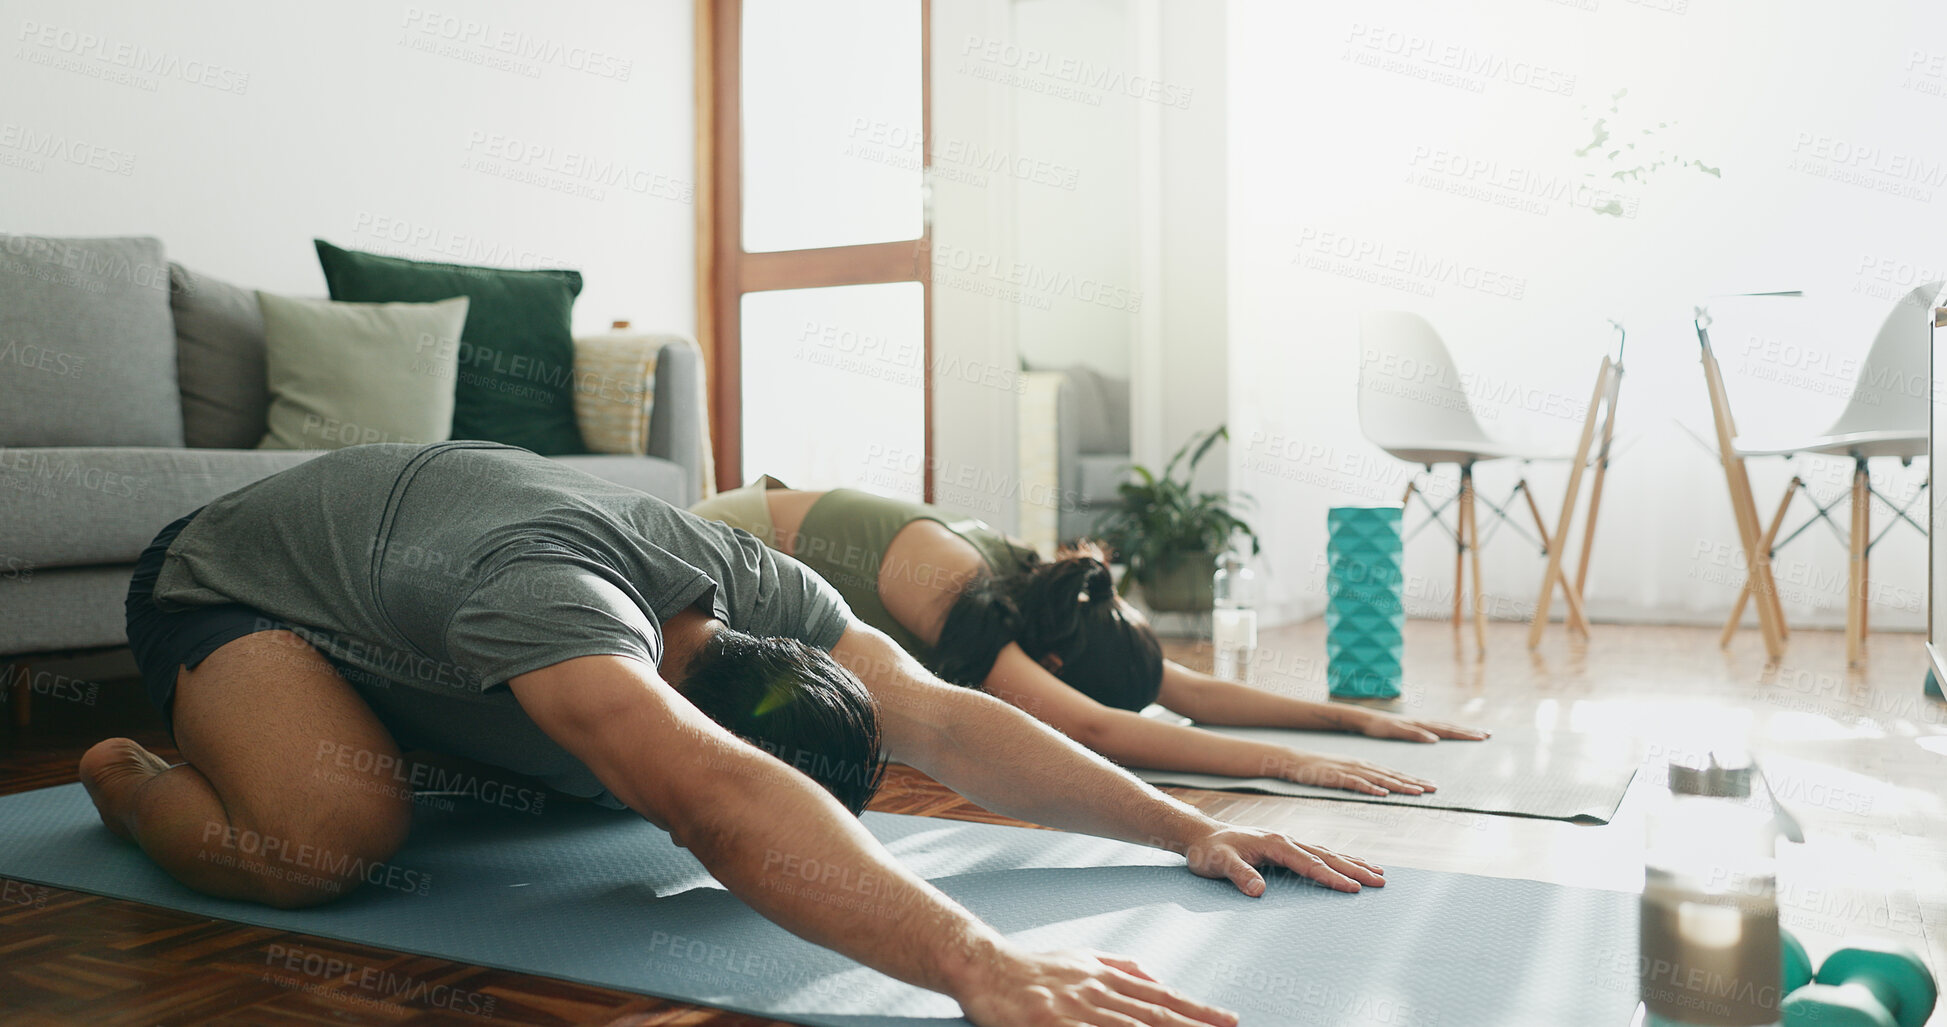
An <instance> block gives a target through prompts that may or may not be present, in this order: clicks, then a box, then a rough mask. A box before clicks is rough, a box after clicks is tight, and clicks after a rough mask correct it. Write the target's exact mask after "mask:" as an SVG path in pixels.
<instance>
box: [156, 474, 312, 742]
mask: <svg viewBox="0 0 1947 1027" xmlns="http://www.w3.org/2000/svg"><path fill="white" fill-rule="evenodd" d="M198 513H202V511H201V510H200V509H199V510H196V511H194V512H192V513H190V514H188V515H187V516H184V517H183V518H181V519H180V520H177V521H175V522H173V523H171V524H170V525H169V526H168V527H166V528H164V529H162V531H161V532H160V533H159V534H157V535H156V537H155V541H153V542H151V543H149V548H147V549H144V550H142V555H141V557H139V558H138V559H137V560H136V561H135V576H134V577H133V578H131V579H129V583H128V599H127V601H126V603H125V609H126V611H127V614H128V645H129V648H130V649H131V650H133V651H134V653H135V665H136V666H137V667H139V668H140V669H141V671H142V684H143V687H144V688H145V689H146V690H147V692H148V693H149V701H150V702H152V703H154V704H155V708H156V709H158V710H160V711H162V720H163V723H164V724H165V725H168V727H169V729H170V734H171V736H172V737H173V735H174V734H175V723H174V718H173V716H172V715H171V713H172V711H171V708H170V707H171V704H172V703H173V702H174V700H175V697H176V674H177V673H178V672H179V671H181V670H184V669H190V670H194V669H195V668H196V665H197V664H200V663H202V662H203V661H204V660H205V659H208V658H209V655H210V654H211V653H213V652H215V651H217V650H218V649H220V648H222V647H223V646H224V645H225V644H226V643H229V642H232V641H235V640H236V639H239V638H242V637H243V636H245V635H250V634H255V633H257V632H259V631H278V630H288V629H289V628H290V625H289V624H287V623H285V622H283V621H280V620H278V619H277V618H275V617H272V616H269V615H268V614H265V613H264V612H263V611H261V610H258V609H256V608H255V607H250V606H245V605H243V604H242V603H223V604H220V605H216V606H192V607H187V608H184V609H182V610H177V611H174V612H164V611H162V610H159V609H157V608H156V605H155V598H154V596H153V593H154V591H155V583H156V578H157V577H158V576H160V575H161V574H162V561H163V558H164V557H165V556H167V555H168V553H169V544H170V543H172V542H174V541H175V540H176V536H177V535H179V534H181V533H182V530H183V528H184V526H186V525H188V524H189V522H190V521H191V520H193V519H195V517H196V514H198Z"/></svg>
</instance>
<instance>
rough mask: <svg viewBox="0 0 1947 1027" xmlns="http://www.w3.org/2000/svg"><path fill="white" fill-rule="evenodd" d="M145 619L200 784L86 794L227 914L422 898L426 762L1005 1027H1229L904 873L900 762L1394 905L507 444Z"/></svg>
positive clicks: (322, 504) (349, 496) (322, 513)
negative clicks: (635, 845) (618, 837)
mask: <svg viewBox="0 0 1947 1027" xmlns="http://www.w3.org/2000/svg"><path fill="white" fill-rule="evenodd" d="M939 570H942V568H916V571H917V572H923V573H927V574H928V575H929V580H930V578H931V576H932V575H933V573H934V572H936V571H939ZM128 624H129V644H130V648H131V649H132V650H133V651H134V653H135V655H136V661H137V663H138V665H139V666H141V668H142V670H143V676H144V680H145V682H146V683H147V685H148V687H149V691H150V694H151V696H152V697H153V698H154V699H155V700H156V701H157V703H158V705H159V706H160V707H161V708H162V709H163V711H164V713H165V716H166V717H167V719H168V721H169V723H170V726H171V730H172V732H173V734H174V736H175V740H176V744H177V747H178V748H179V749H180V750H181V752H182V755H183V759H184V762H182V763H180V764H177V765H174V766H171V765H169V764H168V763H166V762H165V761H163V760H161V759H160V758H158V757H157V756H155V755H154V754H153V753H150V752H149V751H148V750H146V749H144V748H142V747H141V746H140V745H137V744H136V743H135V742H133V741H131V740H129V739H126V738H111V739H108V740H106V741H104V742H101V743H99V744H97V745H96V746H94V747H93V748H92V749H90V750H89V751H88V753H87V755H85V756H84V757H83V758H82V761H81V766H80V777H81V781H82V783H83V785H85V786H86V787H87V789H88V792H89V794H90V795H91V796H92V797H93V798H94V800H95V805H96V807H97V808H98V809H99V810H100V812H101V818H102V822H103V824H104V825H105V826H106V827H107V828H108V829H109V830H110V831H113V832H115V833H116V834H117V835H119V836H121V837H123V838H125V839H127V840H129V841H132V842H135V843H137V844H139V845H140V846H141V847H142V849H143V851H144V852H145V853H146V854H147V855H148V856H149V857H150V858H151V859H153V860H155V862H156V863H157V864H159V865H160V866H161V867H162V868H163V869H164V870H166V871H168V872H169V873H170V874H171V875H172V876H174V877H175V878H176V879H177V880H179V881H181V882H183V883H184V884H186V885H188V886H189V887H191V888H195V889H197V890H199V891H203V892H205V893H208V894H212V895H217V896H221V897H225V898H233V899H244V900H250V901H257V902H264V903H269V904H272V905H278V906H287V907H289V906H306V905H315V904H317V903H320V902H326V901H330V900H331V899H333V898H335V897H337V896H338V895H340V894H343V893H344V892H346V891H348V890H350V889H351V888H354V887H356V886H357V885H358V884H359V883H360V882H367V883H392V882H394V881H395V879H397V878H400V877H402V876H403V877H405V878H410V876H411V875H410V873H409V872H407V873H405V874H403V875H401V874H397V873H394V871H398V870H400V869H401V868H400V867H397V866H394V865H392V864H390V863H389V861H390V860H391V859H392V857H393V853H394V852H396V851H397V850H398V849H399V847H400V846H401V845H402V844H403V843H404V842H405V839H406V835H407V833H408V831H409V830H410V827H411V821H412V790H411V788H410V787H404V788H402V787H400V782H401V780H402V778H401V776H400V774H399V770H400V768H401V767H402V766H404V765H405V761H404V758H403V756H402V755H401V747H402V745H403V746H413V747H424V748H428V749H432V750H436V751H439V752H444V753H450V754H454V755H458V756H465V757H471V758H473V759H475V760H479V761H481V762H485V763H488V764H492V765H494V766H497V767H503V768H506V769H508V770H512V771H516V772H520V773H525V774H531V775H535V776H538V777H540V778H542V779H543V780H544V781H545V782H547V783H548V784H549V785H551V786H553V787H555V788H557V789H560V790H562V791H566V792H569V793H572V794H576V795H582V796H588V797H592V798H595V799H597V800H599V801H603V802H607V803H609V804H611V805H618V806H624V807H627V808H628V809H630V810H633V811H635V812H636V813H638V814H640V815H641V816H642V817H643V818H644V819H646V820H648V821H650V822H651V823H653V824H656V825H657V826H659V827H662V828H664V829H665V830H667V831H669V832H670V834H671V836H672V838H673V839H674V840H675V841H676V842H677V843H678V844H680V845H683V846H686V847H687V848H689V849H690V850H691V851H692V852H693V853H694V854H695V855H696V857H697V858H698V859H699V860H700V861H701V862H702V863H703V865H704V866H705V867H706V868H708V869H709V870H710V872H711V873H713V874H714V875H715V876H716V877H717V879H718V880H719V881H721V882H722V883H723V885H724V886H725V887H726V888H728V889H729V890H730V891H731V892H732V893H733V894H735V895H737V896H738V897H739V898H741V899H743V900H744V901H745V902H747V903H749V904H750V905H751V906H752V907H754V908H755V909H756V910H757V911H758V912H760V913H762V914H764V915H765V916H767V917H770V918H771V919H772V920H775V921H776V922H777V923H779V924H781V925H782V926H784V927H786V928H787V929H789V930H791V931H793V932H796V933H797V934H799V935H801V936H803V937H805V938H808V939H810V940H812V941H814V942H817V943H819V944H822V945H827V946H830V947H831V948H834V949H836V950H838V951H840V952H842V953H844V954H846V955H848V956H851V957H853V958H855V959H857V960H859V961H860V962H862V963H864V964H866V965H868V966H871V967H873V968H875V969H877V970H879V971H881V972H883V973H886V974H888V975H891V976H893V977H896V978H898V979H900V980H904V981H907V982H909V983H912V984H916V985H919V986H921V987H927V988H932V989H934V990H937V991H941V992H945V993H947V994H949V995H952V996H953V997H954V998H955V999H957V1000H958V1001H959V1002H960V1005H961V1007H962V1009H963V1010H964V1011H965V1013H966V1015H967V1017H968V1019H970V1020H972V1021H974V1022H975V1023H977V1024H983V1025H993V1024H1017V1023H1043V1022H1050V1023H1052V1022H1064V1023H1086V1024H1106V1023H1129V1022H1143V1023H1176V1024H1189V1023H1226V1022H1230V1020H1229V1018H1228V1017H1227V1015H1226V1014H1223V1013H1221V1012H1219V1011H1217V1010H1213V1009H1211V1008H1209V1007H1207V1006H1202V1005H1200V1004H1198V1003H1196V1002H1193V1001H1191V1000H1189V999H1187V998H1185V997H1183V996H1181V995H1179V994H1177V993H1175V992H1173V991H1170V990H1169V989H1167V988H1164V987H1163V986H1161V985H1159V984H1156V983H1154V982H1153V981H1152V980H1151V979H1149V978H1148V977H1147V975H1145V974H1144V973H1143V972H1142V971H1141V970H1140V969H1139V968H1138V967H1136V966H1135V965H1134V964H1132V963H1130V962H1128V961H1126V960H1122V959H1118V958H1115V957H1109V956H1103V955H1100V954H1097V953H1083V952H1054V953H1044V952H1033V951H1029V950H1026V949H1023V948H1021V947H1019V946H1017V945H1016V944H1014V943H1013V942H1011V941H1009V940H1008V939H1006V938H1004V937H1002V936H1001V935H1000V934H999V933H997V932H996V931H994V930H993V929H992V928H991V927H989V926H988V925H986V924H984V923H982V922H981V921H980V920H978V919H976V918H975V917H973V916H972V915H971V914H970V913H968V912H967V911H966V910H965V909H963V908H961V907H960V906H958V905H956V904H955V903H954V902H953V901H952V900H951V899H949V898H947V897H946V896H945V895H943V894H941V893H940V892H939V891H937V890H936V889H934V888H933V887H932V886H931V885H929V884H927V883H926V882H925V881H923V880H921V879H919V878H918V877H916V876H915V875H913V874H912V873H911V872H910V871H908V870H906V869H905V868H903V867H901V866H900V865H899V864H898V862H897V861H895V860H894V859H893V858H892V857H891V856H890V854H888V853H887V852H886V851H885V850H884V849H883V848H882V847H881V846H879V845H878V843H877V842H876V841H874V840H873V839H872V837H871V835H869V834H867V833H866V832H865V831H864V830H863V829H862V828H860V827H859V825H858V824H857V823H856V822H855V821H853V820H852V818H851V817H849V816H847V815H846V814H847V812H848V811H849V812H851V813H854V814H855V813H857V812H858V811H859V810H860V809H862V808H863V807H864V805H865V804H866V802H867V801H868V800H869V799H870V798H871V796H872V794H873V792H874V790H875V789H876V788H877V786H878V781H879V777H880V773H881V771H882V769H883V766H884V764H883V759H884V757H883V756H882V755H881V749H882V747H883V749H884V752H885V755H887V756H890V757H891V758H894V759H898V760H900V761H901V762H904V763H907V764H910V765H912V766H914V767H916V768H918V769H919V770H921V771H924V772H926V773H928V774H931V775H932V776H934V777H935V778H938V779H939V780H940V781H941V782H943V783H945V784H946V785H947V786H949V787H951V788H954V789H956V790H958V791H959V792H961V793H962V794H964V795H966V796H967V797H968V798H970V799H972V800H973V801H974V802H976V803H979V804H981V805H983V806H986V807H988V808H990V809H994V810H996V811H999V812H1002V813H1006V814H1010V815H1013V816H1016V817H1020V818H1022V819H1026V820H1031V821H1034V822H1037V823H1041V824H1046V825H1049V826H1051V827H1057V828H1066V829H1070V830H1077V831H1086V832H1089V833H1092V834H1100V835H1104V836H1107V837H1113V838H1120V839H1123V840H1127V841H1134V842H1139V843H1143V844H1149V845H1154V846H1158V847H1162V848H1168V849H1170V850H1172V851H1176V852H1180V853H1184V854H1185V855H1186V857H1187V862H1188V865H1189V867H1190V869H1191V870H1193V871H1195V872H1196V873H1198V874H1201V875H1203V876H1206V877H1226V878H1229V879H1230V880H1231V881H1232V882H1233V883H1234V884H1235V885H1236V886H1237V887H1238V888H1240V889H1242V890H1243V891H1244V892H1245V893H1246V894H1251V895H1256V894H1262V892H1263V891H1264V881H1263V879H1262V878H1261V877H1260V876H1259V873H1258V870H1257V869H1256V868H1257V867H1259V866H1264V865H1279V866H1284V867H1288V868H1290V869H1292V870H1294V871H1296V872H1298V873H1300V874H1302V875H1304V876H1307V877H1310V878H1313V879H1315V880H1318V881H1321V882H1323V883H1325V884H1327V885H1329V886H1332V887H1336V888H1339V889H1341V890H1345V891H1356V890H1358V889H1359V887H1360V885H1361V884H1364V885H1379V884H1383V883H1385V880H1384V877H1383V876H1382V872H1381V871H1380V870H1379V869H1378V868H1376V867H1373V866H1371V865H1370V864H1367V863H1364V862H1362V861H1360V860H1356V859H1353V858H1351V857H1347V856H1342V855H1339V854H1337V853H1333V852H1331V851H1329V850H1326V849H1323V848H1320V847H1317V846H1311V845H1303V844H1300V843H1299V842H1297V841H1295V840H1293V839H1291V838H1288V837H1286V836H1284V835H1281V834H1277V833H1274V832H1267V831H1261V830H1257V829H1252V828H1239V827H1232V826H1230V825H1227V824H1223V823H1220V822H1218V821H1216V820H1213V819H1211V818H1209V817H1207V816H1205V815H1203V814H1202V813H1199V812H1197V811H1196V810H1194V809H1192V808H1190V807H1188V806H1186V805H1184V804H1182V803H1180V802H1177V801H1175V800H1173V799H1169V798H1166V797H1165V796H1163V795H1162V794H1160V793H1158V792H1156V791H1155V790H1154V789H1152V788H1150V787H1148V786H1147V785H1144V784H1142V783H1141V782H1139V781H1137V780H1136V779H1135V778H1133V777H1131V776H1130V775H1128V774H1127V773H1125V772H1123V771H1122V770H1120V769H1118V768H1116V767H1115V766H1113V765H1112V764H1110V763H1108V762H1106V761H1105V760H1103V759H1102V758H1101V757H1099V756H1096V755H1095V754H1093V753H1091V752H1089V751H1088V750H1087V749H1084V748H1082V747H1081V746H1078V745H1076V744H1074V743H1073V742H1071V741H1069V740H1068V739H1066V738H1065V737H1063V736H1062V735H1060V734H1058V733H1056V732H1055V731H1054V730H1052V729H1050V728H1048V727H1046V726H1045V725H1043V724H1042V723H1041V722H1040V721H1038V720H1036V719H1035V718H1033V717H1030V716H1028V715H1027V714H1025V713H1023V712H1021V711H1020V710H1017V709H1015V708H1014V707H1012V706H1010V705H1008V704H1007V703H1005V702H1002V701H1000V700H998V699H995V698H993V697H991V696H988V695H985V694H982V693H981V692H978V691H974V690H971V689H962V688H955V687H953V686H950V685H947V684H945V683H944V682H941V681H940V680H939V679H937V678H935V677H933V676H932V675H931V674H930V673H928V672H927V671H926V669H925V668H924V667H922V666H921V665H920V664H919V663H918V662H917V661H915V660H914V659H913V658H912V657H911V656H909V655H907V653H906V652H905V651H904V650H902V649H901V648H900V647H899V646H898V645H896V644H895V643H894V642H892V640H891V639H889V638H887V637H886V636H885V635H884V634H882V633H880V632H879V631H876V630H874V629H873V628H871V627H869V626H867V625H865V624H863V623H861V622H859V621H857V620H855V619H853V618H852V617H851V615H850V611H849V610H847V609H846V607H845V604H844V603H843V602H842V601H841V600H840V599H839V598H838V596H837V593H836V592H834V591H833V590H832V589H831V587H830V586H828V585H826V584H825V583H824V582H823V581H822V580H821V579H819V578H817V577H816V576H815V575H813V574H811V573H810V572H809V571H807V570H806V569H805V568H804V567H803V566H801V565H799V564H798V563H797V561H795V560H793V559H791V558H790V557H788V556H784V555H782V554H780V553H776V552H773V551H771V550H769V549H768V548H766V547H765V546H764V545H763V544H762V543H761V542H760V541H759V540H758V539H756V538H754V537H752V536H750V535H749V534H747V533H745V532H742V531H739V530H737V529H733V528H728V527H726V526H723V525H721V524H716V523H714V522H709V521H704V520H702V519H700V518H697V517H695V516H692V515H690V514H689V513H687V512H685V511H682V510H678V509H675V508H673V507H671V506H669V505H668V504H665V503H662V502H660V501H658V500H656V499H654V498H652V497H649V496H646V495H644V494H642V493H639V492H636V491H633V490H631V489H626V488H621V487H619V486H616V485H613V484H610V483H608V482H606V481H603V480H601V479H599V478H596V477H593V476H590V475H587V474H584V473H581V472H578V471H575V470H573V469H571V468H568V467H566V466H565V465H563V464H560V463H557V462H555V461H550V460H546V459H543V458H541V457H538V456H535V455H533V454H531V453H527V452H525V451H523V450H517V449H510V448H508V447H505V446H496V445H492V444H488V443H474V442H453V443H440V444H436V445H431V446H424V447H415V446H361V447H355V448H351V449H346V450H340V451H337V452H334V453H329V454H325V455H323V456H319V457H317V458H316V459H314V460H312V461H310V462H308V463H306V464H303V465H300V466H298V467H296V468H293V469H291V470H288V471H285V472H283V473H281V474H277V475H274V476H272V477H270V478H266V479H264V480H263V481H261V482H258V483H256V484H254V485H250V486H248V487H246V488H243V489H240V490H238V491H237V492H234V493H231V494H230V495H228V496H225V497H223V498H221V499H219V500H217V501H215V502H213V503H211V504H210V505H209V506H207V507H205V508H204V509H202V510H201V511H198V512H197V513H195V514H192V515H190V516H188V517H185V518H183V519H181V520H178V521H177V522H175V523H173V524H171V525H169V526H168V527H166V528H164V529H163V531H162V533H161V534H159V535H158V536H157V538H156V541H155V542H154V543H153V544H151V545H150V547H149V549H148V550H147V551H146V552H144V553H143V555H142V557H141V559H139V560H138V561H137V563H136V568H135V574H134V578H133V580H132V581H131V582H130V587H129V596H128ZM1033 666H1034V664H1033V661H1032V660H1031V659H1029V658H1028V657H1027V656H1026V655H1025V654H1023V653H1021V652H1020V650H1019V647H1018V646H1009V647H1008V648H1007V649H1005V650H1003V651H1002V653H1001V655H1000V657H999V658H998V659H997V661H996V669H997V672H1000V673H1001V674H1002V678H1003V680H1013V679H1012V678H1009V677H1007V674H1008V673H1013V672H1010V671H1008V670H1007V668H1010V667H1014V668H1019V672H1020V673H1023V674H1025V673H1026V670H1027V668H1031V667H1033ZM1010 687H1012V686H1010ZM1075 694H1076V695H1079V693H1075ZM1062 701H1070V700H1067V699H1063V700H1062ZM1073 701H1084V702H1085V701H1087V700H1086V699H1085V698H1084V699H1076V700H1073ZM564 844H572V842H571V841H566V842H564ZM806 868H815V872H814V873H811V874H807V872H806ZM645 926H647V925H645Z"/></svg>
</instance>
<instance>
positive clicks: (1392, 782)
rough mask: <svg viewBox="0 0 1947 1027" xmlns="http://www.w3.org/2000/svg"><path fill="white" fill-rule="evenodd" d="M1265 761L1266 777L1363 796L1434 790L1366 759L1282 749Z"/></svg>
mask: <svg viewBox="0 0 1947 1027" xmlns="http://www.w3.org/2000/svg"><path fill="white" fill-rule="evenodd" d="M1267 762H1268V763H1270V766H1268V767H1267V768H1266V769H1267V770H1268V771H1269V773H1268V774H1267V775H1266V776H1268V777H1276V778H1278V779H1279V780H1281V781H1290V782H1292V783H1294V784H1301V785H1311V786H1313V787H1314V788H1343V789H1345V790H1346V791H1348V792H1359V793H1361V794H1364V795H1391V794H1392V793H1394V792H1398V793H1399V794H1401V795H1419V794H1422V793H1424V792H1430V791H1433V790H1434V784H1433V782H1431V781H1428V780H1426V779H1424V778H1418V777H1414V776H1413V775H1411V774H1404V773H1401V772H1399V771H1397V770H1393V769H1391V768H1389V767H1382V766H1380V765H1379V764H1377V763H1367V762H1366V761H1365V760H1351V759H1344V758H1342V757H1338V756H1326V755H1324V754H1322V753H1316V752H1300V751H1299V750H1297V749H1283V750H1280V751H1279V752H1278V754H1277V756H1276V757H1274V758H1271V759H1268V760H1267Z"/></svg>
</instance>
